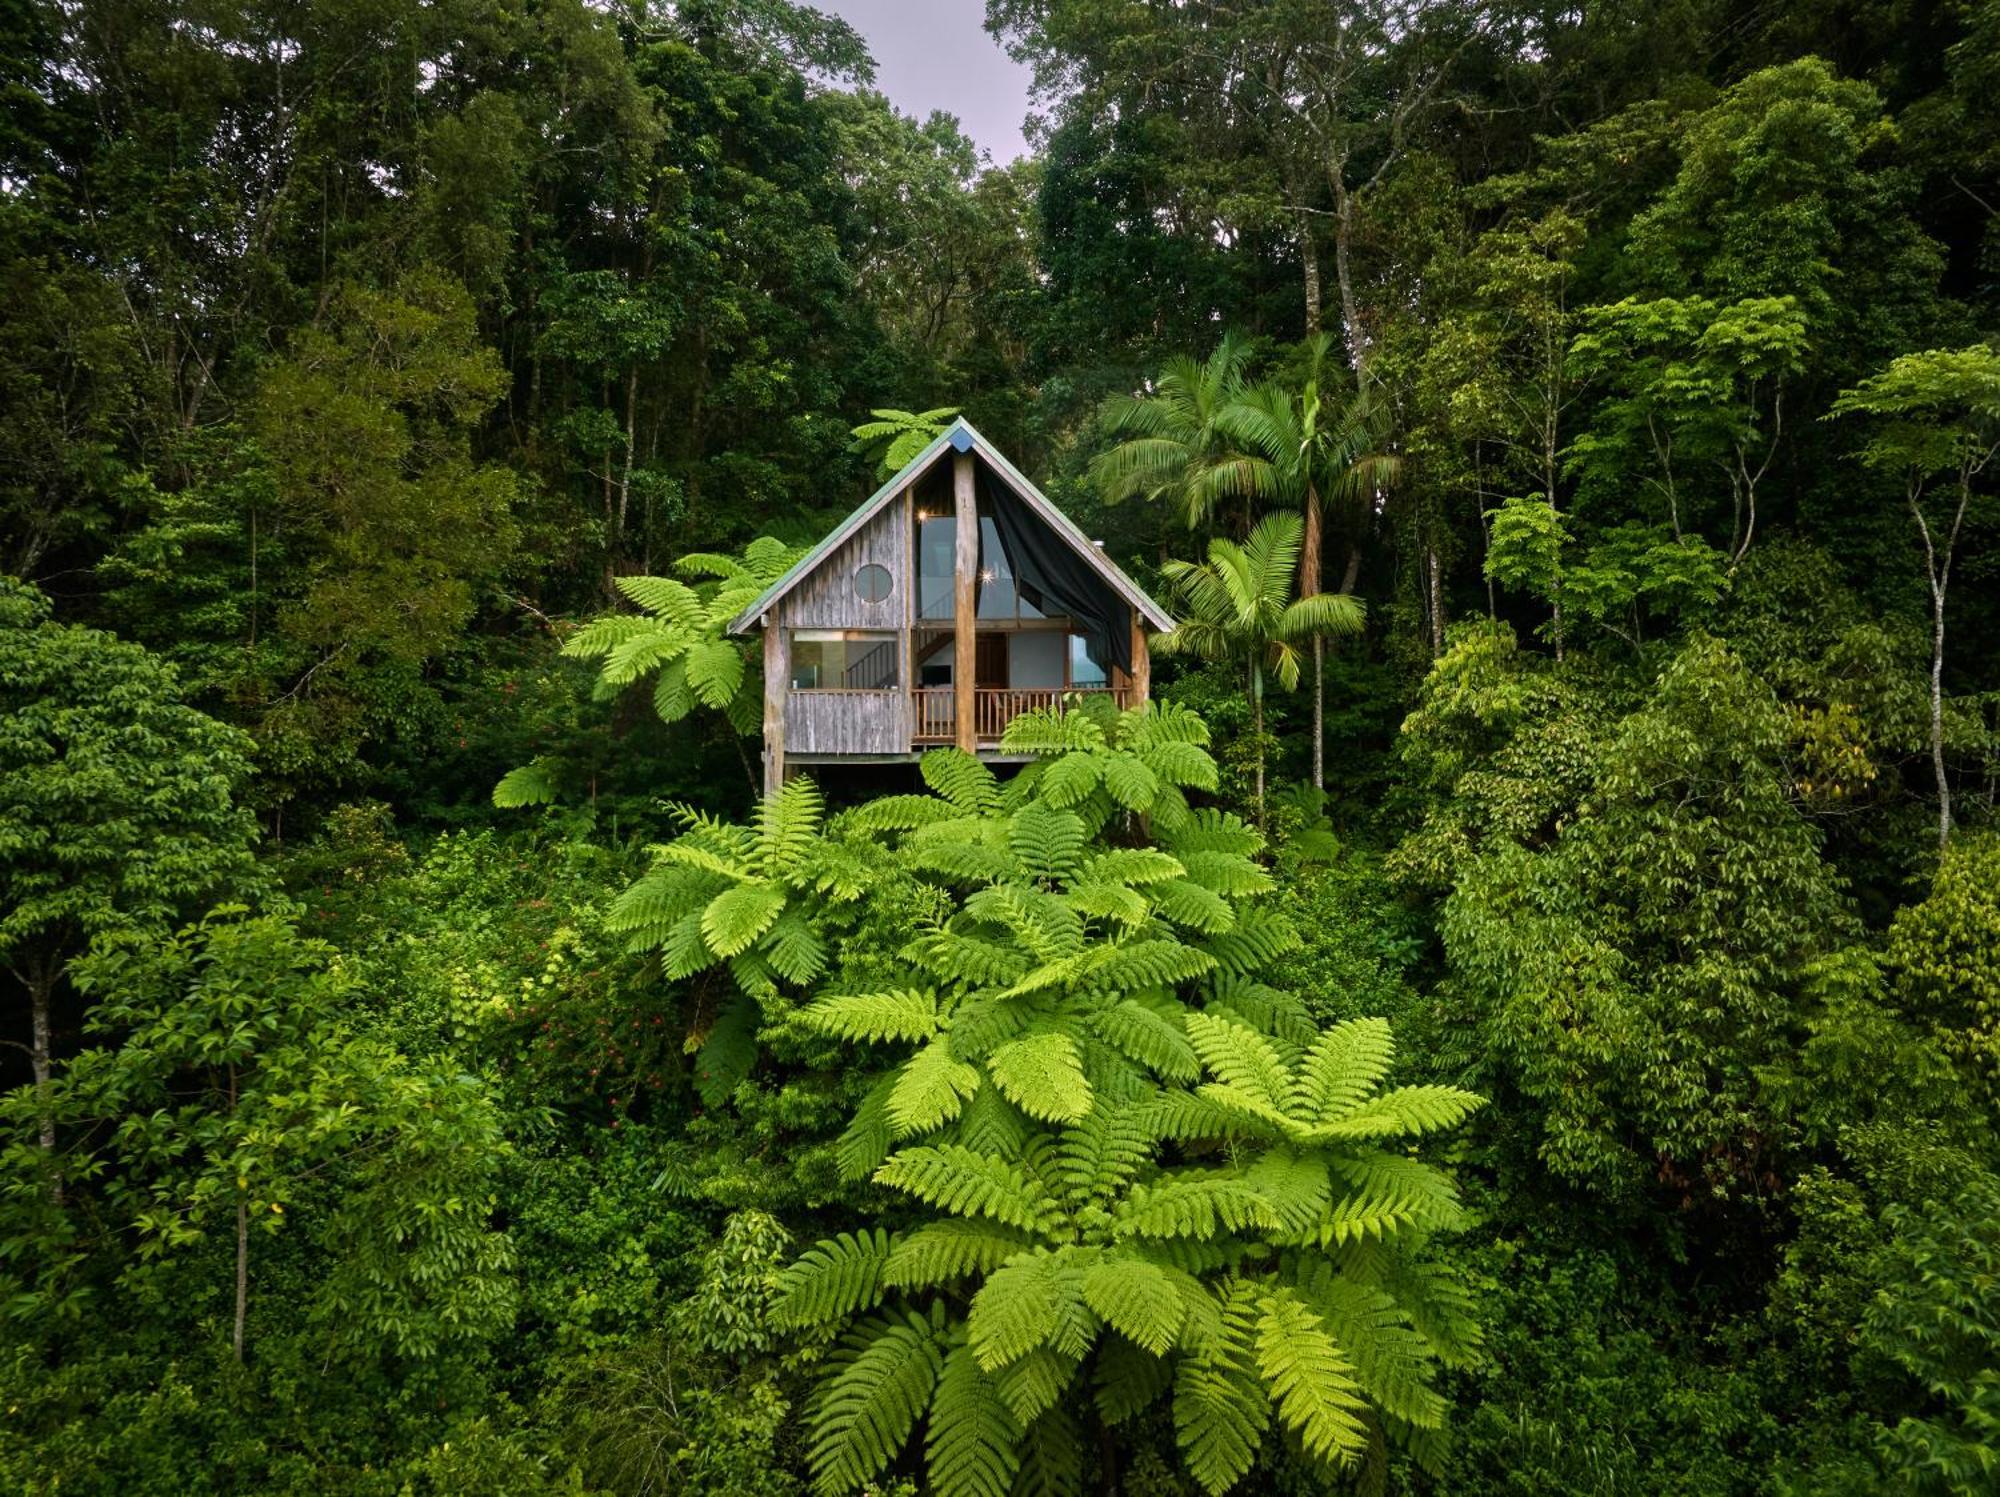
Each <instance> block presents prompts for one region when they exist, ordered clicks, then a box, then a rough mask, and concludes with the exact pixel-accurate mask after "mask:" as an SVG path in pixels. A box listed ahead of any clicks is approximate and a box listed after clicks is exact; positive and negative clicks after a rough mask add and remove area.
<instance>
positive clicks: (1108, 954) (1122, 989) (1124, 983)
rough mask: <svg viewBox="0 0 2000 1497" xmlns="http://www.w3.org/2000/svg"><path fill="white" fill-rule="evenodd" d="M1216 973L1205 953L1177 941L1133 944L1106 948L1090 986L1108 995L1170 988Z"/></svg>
mask: <svg viewBox="0 0 2000 1497" xmlns="http://www.w3.org/2000/svg"><path fill="white" fill-rule="evenodd" d="M1214 970H1215V961H1214V959H1213V958H1212V957H1210V956H1209V955H1208V954H1207V953H1206V952H1202V951H1197V950H1196V949H1195V948H1194V947H1192V946H1183V945H1181V944H1180V943H1179V942H1178V941H1133V942H1129V943H1128V944H1125V945H1122V946H1112V947H1110V948H1108V949H1106V950H1105V951H1104V952H1103V953H1102V954H1101V955H1100V956H1099V957H1098V959H1097V961H1096V963H1095V965H1094V966H1093V967H1092V968H1091V971H1090V984H1091V986H1092V987H1094V988H1098V989H1101V990H1103V991H1105V992H1109V993H1133V992H1138V991H1141V990H1143V989H1149V988H1151V989H1162V988H1171V987H1174V986H1176V985H1177V984H1179V983H1183V982H1192V981H1194V980H1195V979H1196V978H1198V977H1204V976H1206V975H1207V974H1208V973H1210V972H1212V971H1214Z"/></svg>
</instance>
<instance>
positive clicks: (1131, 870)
mask: <svg viewBox="0 0 2000 1497" xmlns="http://www.w3.org/2000/svg"><path fill="white" fill-rule="evenodd" d="M1186 873H1187V869H1186V867H1185V866H1184V865H1183V864H1182V863H1181V861H1180V859H1178V858H1174V857H1169V856H1168V855H1167V854H1166V853H1163V852H1160V851H1158V850H1157V849H1155V848H1151V847H1115V848H1113V849H1111V851H1109V852H1101V853H1099V854H1097V856H1096V857H1094V858H1090V859H1087V860H1086V861H1085V862H1084V864H1083V866H1082V868H1081V869H1080V870H1079V873H1078V876H1079V877H1080V878H1083V879H1087V880H1089V881H1090V882H1092V883H1101V884H1128V885H1130V886H1131V887H1133V888H1135V889H1136V888H1143V887H1144V886H1145V885H1147V884H1157V883H1162V882H1164V881H1165V880H1167V879H1170V878H1181V877H1183V876H1184V875H1185V874H1186Z"/></svg>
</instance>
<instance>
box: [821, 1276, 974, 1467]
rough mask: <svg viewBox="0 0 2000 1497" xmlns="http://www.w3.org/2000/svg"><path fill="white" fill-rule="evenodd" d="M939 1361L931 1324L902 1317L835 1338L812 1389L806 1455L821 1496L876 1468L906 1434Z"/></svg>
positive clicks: (913, 1424)
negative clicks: (836, 1347) (837, 1342)
mask: <svg viewBox="0 0 2000 1497" xmlns="http://www.w3.org/2000/svg"><path fill="white" fill-rule="evenodd" d="M943 1366H944V1348H943V1346H942V1344H941V1341H940V1337H939V1333H938V1327H937V1325H936V1324H935V1323H933V1321H932V1320H930V1319H929V1318H927V1317H925V1316H922V1315H917V1314H914V1313H912V1314H908V1315H903V1316H898V1317H890V1316H877V1317H873V1318H871V1319H869V1320H867V1321H864V1322H863V1323H862V1324H861V1325H859V1326H857V1327H856V1328H855V1329H854V1330H853V1331H852V1332H851V1333H850V1334H849V1335H848V1336H847V1337H846V1338H845V1339H844V1340H843V1341H842V1343H841V1347H840V1351H839V1353H838V1354H837V1356H836V1357H835V1359H834V1360H833V1363H832V1366H831V1370H830V1371H829V1373H828V1375H827V1376H826V1377H825V1378H824V1380H823V1381H822V1382H821V1383H820V1385H819V1389H818V1391H817V1393H816V1394H815V1396H814V1398H813V1401H812V1406H811V1411H810V1417H811V1420H812V1445H811V1447H810V1449H809V1451H808V1455H807V1459H808V1460H809V1462H810V1463H811V1465H812V1471H813V1483H814V1485H815V1486H816V1487H818V1489H819V1490H820V1491H821V1492H823V1493H829V1494H830V1493H835V1492H842V1491H846V1490H848V1489H850V1488H853V1487H858V1486H860V1485H861V1484H862V1483H863V1482H865V1481H867V1480H868V1479H869V1478H870V1477H871V1476H875V1475H877V1474H878V1473H880V1472H881V1471H882V1470H883V1469H884V1468H885V1467H887V1466H888V1465H889V1463H890V1462H891V1461H893V1460H894V1459H895V1458H896V1455H897V1453H898V1452H899V1451H900V1450H901V1449H902V1448H903V1444H904V1442H905V1441H906V1440H908V1439H909V1437H910V1431H911V1430H912V1429H913V1428H915V1427H916V1422H917V1416H918V1415H919V1414H921V1413H922V1412H923V1409H924V1407H925V1405H926V1404H928V1403H929V1402H930V1398H931V1391H932V1389H933V1388H934V1387H935V1386H936V1385H937V1379H938V1374H939V1372H940V1371H942V1370H943Z"/></svg>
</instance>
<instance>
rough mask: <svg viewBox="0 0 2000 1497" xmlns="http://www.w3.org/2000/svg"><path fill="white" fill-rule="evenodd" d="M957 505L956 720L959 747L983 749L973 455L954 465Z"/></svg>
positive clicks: (953, 669)
mask: <svg viewBox="0 0 2000 1497" xmlns="http://www.w3.org/2000/svg"><path fill="white" fill-rule="evenodd" d="M951 493H952V504H953V508H954V510H955V512H956V516H957V520H958V528H957V545H956V547H955V548H954V549H955V555H954V556H953V560H952V610H951V630H952V657H951V684H952V697H953V702H952V717H953V722H954V725H955V727H956V730H957V742H958V746H959V747H960V748H962V749H964V750H965V751H966V752H967V753H968V754H970V753H976V752H977V751H978V749H979V725H978V723H976V722H975V721H974V720H973V710H974V708H973V703H974V701H975V698H974V696H973V687H974V686H975V684H976V682H977V677H978V634H977V630H978V627H979V625H978V618H977V611H978V599H979V592H978V588H979V495H978V491H977V489H975V488H974V486H973V481H972V454H971V453H970V452H961V453H958V454H957V455H956V456H955V457H953V459H952V465H951Z"/></svg>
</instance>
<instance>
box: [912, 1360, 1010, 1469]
mask: <svg viewBox="0 0 2000 1497" xmlns="http://www.w3.org/2000/svg"><path fill="white" fill-rule="evenodd" d="M1021 1440H1022V1430H1021V1426H1020V1425H1019V1424H1018V1423H1017V1422H1016V1421H1015V1419H1014V1415H1013V1413H1012V1411H1011V1410H1009V1409H1008V1407H1007V1404H1006V1401H1005V1400H1004V1399H1002V1398H1001V1397H1000V1390H999V1387H998V1386H997V1384H996V1383H995V1382H994V1380H993V1378H992V1377H991V1376H990V1375H989V1374H988V1373H987V1372H986V1371H985V1370H984V1369H983V1368H981V1367H980V1365H979V1361H978V1358H977V1357H975V1356H974V1355H973V1351H972V1348H971V1347H970V1346H967V1345H963V1344H961V1345H959V1346H955V1347H953V1348H952V1349H951V1351H950V1352H949V1353H948V1354H947V1355H946V1357H945V1359H944V1372H943V1375H942V1376H941V1377H939V1378H938V1383H937V1394H936V1396H935V1397H934V1398H933V1399H932V1400H931V1416H930V1429H929V1432H928V1435H927V1439H926V1447H925V1457H926V1462H927V1467H928V1470H929V1472H930V1485H931V1490H932V1491H934V1492H939V1493H949V1494H951V1497H959V1494H961V1493H962V1494H964V1497H1008V1494H1009V1492H1010V1491H1011V1490H1012V1488H1013V1484H1014V1474H1015V1473H1016V1472H1017V1471H1018V1470H1020V1466H1021V1458H1020V1453H1019V1450H1020V1445H1021Z"/></svg>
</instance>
